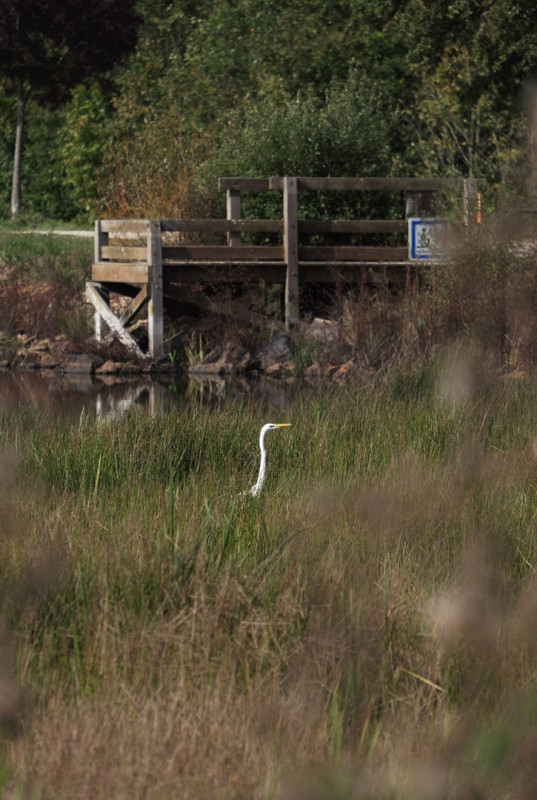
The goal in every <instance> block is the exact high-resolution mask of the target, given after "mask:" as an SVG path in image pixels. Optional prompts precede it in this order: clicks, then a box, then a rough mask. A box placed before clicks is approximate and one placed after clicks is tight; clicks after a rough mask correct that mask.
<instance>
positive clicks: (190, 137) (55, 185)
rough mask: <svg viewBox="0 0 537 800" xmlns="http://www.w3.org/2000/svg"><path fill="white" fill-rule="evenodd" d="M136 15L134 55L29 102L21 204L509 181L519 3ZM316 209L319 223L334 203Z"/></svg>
mask: <svg viewBox="0 0 537 800" xmlns="http://www.w3.org/2000/svg"><path fill="white" fill-rule="evenodd" d="M138 12H139V13H140V15H141V17H142V24H141V26H140V28H139V34H138V44H137V47H136V49H135V51H134V52H133V54H132V56H131V57H130V59H129V61H128V62H126V63H125V64H123V65H122V66H121V67H118V68H116V69H115V71H114V73H113V75H110V76H109V80H108V82H107V84H106V89H98V88H96V86H95V85H93V84H90V85H87V86H83V85H82V84H79V85H78V86H77V87H76V88H75V91H74V93H73V99H72V101H71V102H70V104H69V105H68V106H67V107H66V108H65V109H63V110H59V111H55V112H43V111H42V110H38V109H37V107H36V106H34V105H30V106H29V109H28V113H29V118H28V120H27V136H26V146H25V164H24V167H23V169H24V175H23V191H24V196H25V208H27V209H29V210H30V211H31V212H38V213H42V214H46V215H48V216H51V215H52V216H56V217H60V216H62V217H64V218H67V217H74V216H76V215H79V216H86V217H87V216H88V215H90V214H91V213H92V212H94V213H95V214H99V215H101V214H104V213H110V214H111V213H114V214H115V213H117V214H119V215H125V216H128V215H139V214H142V215H146V214H147V215H150V216H180V215H183V214H186V215H193V216H195V215H197V214H200V213H203V212H204V211H206V210H207V208H208V206H209V207H212V208H215V207H217V205H218V203H220V208H221V203H222V198H221V197H216V196H215V185H216V179H217V178H218V177H222V176H224V175H231V174H242V175H256V176H259V175H270V174H295V175H296V174H312V175H313V174H316V175H327V174H330V175H345V174H347V175H358V174H369V175H388V174H400V175H425V176H431V175H439V176H447V175H462V176H471V175H472V176H483V177H486V178H487V179H488V180H489V181H490V183H491V185H492V186H494V187H496V186H497V185H498V184H500V183H504V182H506V181H513V180H514V177H516V175H515V166H516V165H517V164H519V163H520V158H521V155H522V152H523V144H524V140H525V117H524V109H523V107H522V100H521V96H522V93H523V90H524V88H525V87H526V86H527V84H528V81H530V80H531V79H532V76H533V75H534V74H535V71H536V69H537V56H536V53H537V46H536V45H537V42H536V34H535V31H536V30H537V24H536V22H537V18H536V12H535V10H534V9H532V8H529V7H528V8H526V6H524V5H523V4H512V3H510V2H508V0H491V1H490V2H484V1H482V2H478V3H475V2H470V0H460V1H459V0H458V1H457V2H449V3H442V2H440V0H434V2H432V3H429V4H425V3H423V2H422V0H403V2H400V1H399V0H382V2H372V0H341V2H338V3H335V4H331V5H330V6H328V5H327V4H326V3H325V2H321V0H313V1H312V2H309V3H307V4H302V5H298V6H297V4H296V3H291V2H287V0H286V1H285V2H283V3H279V4H275V3H274V2H273V0H222V2H218V3H211V2H208V0H204V2H202V3H193V2H191V0H188V2H182V0H181V2H179V0H172V1H171V2H165V1H164V0H139V2H138ZM8 99H10V95H9V94H5V95H3V96H0V120H1V121H2V123H3V128H4V130H5V131H6V137H5V138H4V140H3V141H2V142H1V143H0V176H1V177H2V178H3V186H4V187H5V188H4V191H3V194H2V195H1V196H0V213H1V214H2V215H6V214H7V212H8V201H9V191H8V187H9V185H10V181H11V159H12V144H13V136H14V133H13V108H12V105H11V104H8V103H7V101H8ZM528 110H529V113H530V119H532V118H533V117H532V115H533V111H532V109H531V108H530V109H528ZM375 134H376V137H377V138H376V139H375ZM528 141H529V142H530V143H531V141H532V137H531V135H530V136H529V137H528ZM375 145H376V147H375ZM208 160H209V163H208V164H207V167H206V168H205V167H204V168H203V169H201V167H202V165H203V164H204V162H206V161H208ZM146 187H147V188H146ZM174 187H176V190H175V191H174ZM159 198H160V202H159ZM310 199H311V198H310ZM267 202H268V205H267V204H265V205H266V208H265V213H266V214H267V215H272V213H273V211H272V209H273V208H274V207H275V206H274V204H277V200H276V198H273V201H267ZM320 202H321V207H319V208H317V209H314V208H311V213H312V214H313V212H314V211H315V215H316V216H320V215H322V214H321V212H323V208H324V210H326V212H327V213H329V207H330V202H331V201H330V200H329V199H327V198H323V199H321V201H320ZM215 204H217V205H216V206H215ZM247 205H249V207H250V208H251V210H252V213H254V212H255V214H256V215H257V214H259V213H261V211H263V208H262V207H261V206H260V205H259V203H258V202H257V201H256V200H254V199H251V198H248V199H247ZM343 205H344V203H343ZM343 211H344V209H343ZM308 213H310V212H309V211H308ZM363 213H364V214H367V213H368V209H367V208H364V209H363Z"/></svg>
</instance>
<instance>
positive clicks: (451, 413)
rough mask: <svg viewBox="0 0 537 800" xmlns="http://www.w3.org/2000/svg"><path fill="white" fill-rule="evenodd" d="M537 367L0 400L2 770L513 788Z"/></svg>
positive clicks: (369, 786)
mask: <svg viewBox="0 0 537 800" xmlns="http://www.w3.org/2000/svg"><path fill="white" fill-rule="evenodd" d="M535 389H536V379H535V377H532V376H526V377H524V378H522V379H519V380H509V379H506V378H505V377H503V376H502V375H500V374H499V373H496V372H495V371H494V370H492V369H490V368H489V367H488V366H487V364H486V362H485V361H483V360H481V361H480V358H479V352H478V351H476V350H464V349H459V350H455V351H451V352H450V353H449V354H447V355H446V356H445V357H444V358H441V359H438V360H437V361H436V362H434V363H429V364H428V365H425V364H424V365H419V364H414V365H413V366H407V367H405V368H400V369H398V370H393V371H391V372H389V373H385V374H383V375H381V374H378V375H377V376H375V377H372V378H371V377H368V378H357V380H356V382H355V383H354V384H353V385H352V386H351V385H349V386H347V387H346V388H339V389H337V390H327V389H322V390H310V391H306V390H305V389H304V388H302V389H300V390H299V389H297V390H296V392H294V394H293V395H292V396H291V397H290V399H289V400H288V402H287V404H286V406H285V409H284V410H283V411H275V410H274V409H273V408H270V407H268V406H266V405H265V406H264V407H263V406H262V407H259V406H257V407H254V406H253V405H250V404H248V403H247V402H245V401H240V402H237V401H235V402H224V401H221V402H219V403H216V404H213V405H212V406H211V407H210V408H209V407H207V406H206V405H204V404H203V401H200V400H196V399H195V398H193V399H191V400H190V401H186V400H185V402H184V403H181V404H178V405H177V407H176V408H175V409H174V410H173V411H170V412H166V413H163V414H162V416H160V417H150V416H149V415H148V414H147V413H145V412H144V411H143V410H138V411H136V412H134V413H131V414H130V415H129V416H128V417H125V418H124V419H121V420H119V421H116V422H114V423H113V424H104V423H101V422H99V420H98V419H97V418H93V417H92V416H91V415H84V416H83V417H82V418H81V419H80V420H79V421H78V423H76V424H73V425H67V424H66V422H65V420H62V419H60V418H53V417H47V416H42V415H39V414H36V413H34V412H32V411H29V410H26V411H24V412H23V411H18V412H17V413H13V414H4V415H3V416H2V417H1V418H0V447H1V451H2V454H3V455H2V461H3V472H4V474H5V475H6V476H9V480H6V481H5V482H4V484H3V486H2V487H1V488H0V507H1V519H2V524H3V535H2V539H1V543H0V575H1V584H0V586H1V587H2V600H3V603H2V608H3V616H2V620H3V625H2V629H1V630H2V648H0V655H1V654H2V653H4V654H5V655H4V656H2V658H0V678H1V681H2V683H1V686H2V687H6V688H5V689H4V690H3V691H2V693H1V694H0V717H1V719H2V721H3V723H4V727H5V731H6V734H5V736H4V739H3V750H2V758H3V761H2V764H3V766H2V769H1V770H0V781H3V786H4V791H8V788H7V787H9V791H10V792H11V793H12V796H19V797H21V798H22V797H38V798H61V797H65V798H67V797H73V796H77V797H81V798H84V797H88V798H89V797H91V798H94V797H96V796H100V795H101V796H107V797H119V796H130V797H147V798H153V797H154V798H166V797H170V798H171V797H177V796H178V794H179V795H180V796H181V797H185V798H200V797H207V796H213V797H223V798H226V797H228V798H240V797H259V798H272V797H291V798H294V797H297V798H298V797H302V796H308V797H316V798H320V799H322V798H326V800H329V799H330V800H331V799H332V798H347V797H348V798H351V797H352V798H356V797H358V798H366V797H367V798H377V797H378V798H387V797H389V798H394V799H395V798H424V800H425V798H430V797H443V798H444V797H445V798H458V797H461V796H462V793H463V792H466V793H467V794H466V795H465V796H468V797H470V796H472V797H478V796H490V797H494V798H496V797H498V798H503V797H505V798H507V797H510V796H517V797H522V798H523V797H531V796H533V794H532V793H533V792H534V791H535V781H534V779H533V777H532V774H531V772H532V771H531V765H532V752H533V751H532V742H533V740H534V738H533V731H534V727H535V723H536V720H537V704H536V702H535V696H534V681H535V668H536V663H537V662H536V656H537V649H536V641H535V636H534V633H533V628H534V625H533V623H532V620H533V615H534V613H535V603H536V598H537V593H536V583H535V568H536V564H537V553H536V544H535V519H536V516H537V512H536V508H537V492H536V486H535V478H534V475H535V458H536V455H535V453H536V450H535V442H536V440H537V436H536V434H537V424H536V423H535V421H534V413H533V402H534V401H533V398H534V396H535ZM269 418H272V421H289V422H291V423H292V427H291V428H289V429H288V430H286V431H285V432H284V431H282V432H279V433H278V434H277V435H276V434H275V435H273V436H272V438H271V439H270V441H268V449H269V471H268V480H267V483H266V485H265V487H264V490H263V493H262V494H261V496H260V497H259V498H255V499H254V498H251V497H248V496H246V497H245V496H241V494H240V492H241V491H242V490H243V489H245V488H247V487H248V486H250V485H251V484H252V482H253V478H254V477H255V472H256V469H257V465H258V453H257V433H258V430H259V428H260V426H261V424H262V423H263V422H266V421H267V420H268V419H269ZM479 793H481V794H479Z"/></svg>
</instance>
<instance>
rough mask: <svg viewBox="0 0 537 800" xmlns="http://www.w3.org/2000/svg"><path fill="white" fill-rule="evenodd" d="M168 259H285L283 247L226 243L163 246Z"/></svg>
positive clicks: (165, 258) (164, 255) (165, 257)
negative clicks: (235, 245)
mask: <svg viewBox="0 0 537 800" xmlns="http://www.w3.org/2000/svg"><path fill="white" fill-rule="evenodd" d="M162 255H163V258H164V263H166V262H167V261H213V260H214V261H253V260H255V259H256V258H267V259H271V260H276V259H278V258H281V259H283V247H277V246H274V247H272V246H263V247H245V246H241V247H228V246H226V245H182V246H177V247H164V248H163V253H162Z"/></svg>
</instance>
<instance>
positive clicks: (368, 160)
mask: <svg viewBox="0 0 537 800" xmlns="http://www.w3.org/2000/svg"><path fill="white" fill-rule="evenodd" d="M395 122H396V114H395V112H394V111H393V106H392V104H391V102H390V101H389V100H387V99H386V98H385V97H382V96H381V95H380V94H379V93H378V92H376V91H375V90H374V89H372V88H371V87H367V86H364V84H363V81H359V79H358V77H357V76H356V75H352V76H351V77H350V78H349V79H348V80H347V81H346V82H345V83H333V84H332V86H331V87H330V88H329V89H328V90H327V92H326V93H325V95H324V97H321V98H320V99H319V98H318V97H316V96H315V95H314V94H313V93H306V94H304V95H297V96H296V97H293V98H289V99H288V100H287V101H286V102H285V103H283V104H281V103H279V102H277V101H274V100H260V101H258V102H257V103H254V104H252V105H251V106H250V107H249V108H248V110H247V111H246V112H245V113H242V112H241V113H238V114H235V116H233V117H232V118H231V119H230V121H229V123H228V125H227V126H226V128H225V129H224V132H223V133H222V136H221V140H220V143H219V145H218V147H217V149H216V151H215V153H214V155H213V156H212V158H211V159H210V160H209V161H208V162H207V163H206V164H205V167H204V169H203V170H202V172H203V177H204V187H203V190H204V191H205V192H207V193H211V192H212V193H213V197H214V201H213V202H214V203H215V204H217V203H219V204H220V207H221V208H223V205H224V199H223V197H222V196H221V195H220V196H218V195H217V194H216V192H215V188H216V186H217V180H218V178H219V177H224V176H245V177H247V176H250V177H261V176H263V177H267V176H270V175H312V176H321V177H322V176H353V175H354V176H383V177H385V176H386V175H389V174H391V170H392V158H391V143H392V139H393V136H394V133H395ZM378 202H379V198H378V197H377V198H375V197H373V199H371V196H370V195H369V196H368V197H359V198H357V195H356V193H354V194H350V193H349V194H345V193H342V192H337V193H324V194H323V193H315V194H314V193H312V194H310V195H308V196H306V197H304V198H302V197H301V202H300V209H301V211H302V212H303V214H304V215H305V216H308V217H311V218H317V217H323V216H324V217H327V216H336V215H337V216H339V217H345V216H348V217H352V216H354V215H355V214H356V213H357V210H358V208H359V212H358V213H359V214H360V215H361V216H368V215H369V214H371V213H372V212H373V209H374V208H375V211H376V212H378V213H382V214H383V215H384V214H386V213H389V205H390V204H389V202H388V203H387V201H386V198H384V199H383V201H380V202H383V208H382V211H381V210H380V209H379V208H378ZM243 208H244V216H250V217H254V218H257V217H260V218H263V217H267V218H278V217H281V215H282V202H281V195H280V194H279V193H266V192H265V193H263V194H261V195H257V194H255V195H254V194H252V195H249V194H247V193H245V194H244V204H243Z"/></svg>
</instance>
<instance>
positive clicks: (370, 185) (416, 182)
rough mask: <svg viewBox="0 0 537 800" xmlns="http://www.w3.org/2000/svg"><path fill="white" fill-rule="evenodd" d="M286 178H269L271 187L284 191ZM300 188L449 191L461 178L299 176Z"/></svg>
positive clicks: (321, 190) (319, 189)
mask: <svg viewBox="0 0 537 800" xmlns="http://www.w3.org/2000/svg"><path fill="white" fill-rule="evenodd" d="M285 180H286V178H269V189H271V190H279V191H282V190H283V187H284V183H285ZM296 181H297V186H298V189H299V190H308V191H311V192H405V191H411V192H412V191H413V192H448V191H451V190H453V189H457V188H459V187H460V186H461V180H460V179H459V178H309V177H303V178H297V179H296Z"/></svg>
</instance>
